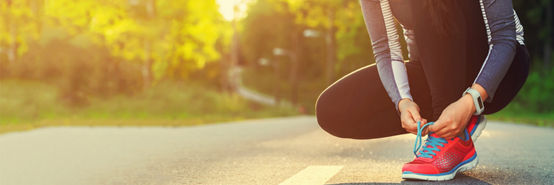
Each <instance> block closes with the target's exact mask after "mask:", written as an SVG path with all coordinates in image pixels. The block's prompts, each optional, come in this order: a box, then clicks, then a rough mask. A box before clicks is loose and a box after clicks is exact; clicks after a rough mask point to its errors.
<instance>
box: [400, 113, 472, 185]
mask: <svg viewBox="0 0 554 185" xmlns="http://www.w3.org/2000/svg"><path fill="white" fill-rule="evenodd" d="M431 124H433V122H430V123H427V124H425V125H423V127H421V128H419V126H418V135H417V138H416V142H415V143H414V155H415V156H416V158H415V159H414V160H413V161H412V162H409V163H406V164H404V166H403V167H402V178H403V179H418V180H431V181H443V180H450V179H453V178H454V177H455V176H456V173H458V172H462V171H466V170H469V169H472V168H474V167H475V166H477V163H478V158H477V153H476V152H475V147H474V146H473V141H472V140H471V137H470V136H469V132H468V130H467V129H464V134H465V137H464V138H461V137H456V138H453V139H449V140H447V139H444V138H440V137H438V136H436V135H435V134H434V133H430V134H428V136H427V140H426V141H425V145H424V146H423V147H421V144H422V136H421V133H422V132H423V129H424V128H425V127H427V126H429V125H431Z"/></svg>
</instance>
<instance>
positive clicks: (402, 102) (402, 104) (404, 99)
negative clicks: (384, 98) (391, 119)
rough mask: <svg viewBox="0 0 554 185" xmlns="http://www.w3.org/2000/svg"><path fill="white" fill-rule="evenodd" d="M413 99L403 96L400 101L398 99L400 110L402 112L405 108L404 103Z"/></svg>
mask: <svg viewBox="0 0 554 185" xmlns="http://www.w3.org/2000/svg"><path fill="white" fill-rule="evenodd" d="M411 101H412V100H411V99H410V98H402V99H400V101H398V111H400V112H402V111H403V109H404V107H405V106H404V104H406V103H409V102H411Z"/></svg>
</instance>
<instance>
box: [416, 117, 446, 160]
mask: <svg viewBox="0 0 554 185" xmlns="http://www.w3.org/2000/svg"><path fill="white" fill-rule="evenodd" d="M432 124H434V122H429V123H427V124H424V125H423V126H421V127H420V122H417V137H416V141H415V143H414V155H415V156H416V157H425V158H433V156H435V155H436V154H435V151H439V148H438V146H442V147H444V143H447V141H446V139H443V138H438V137H433V136H431V134H430V133H429V134H428V136H427V140H425V145H424V146H423V149H422V150H421V151H420V153H419V155H418V154H417V152H418V151H419V150H420V149H421V144H422V139H423V138H422V137H423V136H422V135H421V134H422V133H423V130H424V129H425V128H426V127H427V126H429V125H432Z"/></svg>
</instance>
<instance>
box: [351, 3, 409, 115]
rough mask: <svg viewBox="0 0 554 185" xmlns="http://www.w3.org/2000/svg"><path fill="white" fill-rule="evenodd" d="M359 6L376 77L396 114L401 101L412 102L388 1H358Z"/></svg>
mask: <svg viewBox="0 0 554 185" xmlns="http://www.w3.org/2000/svg"><path fill="white" fill-rule="evenodd" d="M360 3H361V6H362V12H363V15H364V20H365V23H366V27H367V30H368V33H369V35H370V37H371V42H372V46H373V52H374V55H375V61H376V63H377V69H378V71H379V77H380V79H381V82H382V84H383V86H384V87H385V90H386V91H387V94H388V95H389V97H390V98H391V100H392V102H393V103H394V105H395V107H396V109H397V110H398V104H399V102H400V100H402V99H409V100H413V98H412V96H411V94H410V86H409V84H408V75H407V72H406V66H405V65H404V60H403V58H402V50H401V47H400V42H399V40H398V39H399V38H398V37H399V36H398V33H397V32H396V27H395V22H394V18H393V16H392V11H391V8H390V4H389V0H381V1H378V0H361V1H360Z"/></svg>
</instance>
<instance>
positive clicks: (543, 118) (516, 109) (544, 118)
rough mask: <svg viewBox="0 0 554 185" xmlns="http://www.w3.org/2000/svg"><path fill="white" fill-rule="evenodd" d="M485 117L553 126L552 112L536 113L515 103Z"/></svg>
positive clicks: (553, 116) (553, 117) (553, 115)
mask: <svg viewBox="0 0 554 185" xmlns="http://www.w3.org/2000/svg"><path fill="white" fill-rule="evenodd" d="M487 119H490V120H498V121H505V122H511V123H518V124H528V125H536V126H544V127H554V112H550V113H536V112H531V111H529V110H526V109H524V108H520V106H518V105H517V104H516V103H511V104H509V105H508V106H507V107H506V108H504V109H503V110H501V111H499V112H497V113H495V114H492V115H488V116H487Z"/></svg>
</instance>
